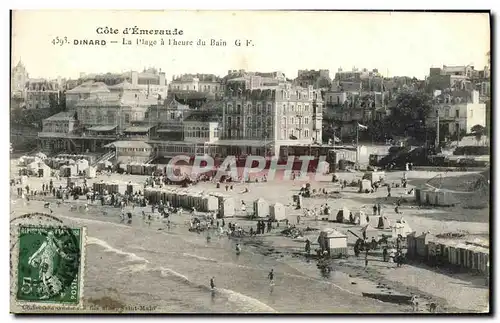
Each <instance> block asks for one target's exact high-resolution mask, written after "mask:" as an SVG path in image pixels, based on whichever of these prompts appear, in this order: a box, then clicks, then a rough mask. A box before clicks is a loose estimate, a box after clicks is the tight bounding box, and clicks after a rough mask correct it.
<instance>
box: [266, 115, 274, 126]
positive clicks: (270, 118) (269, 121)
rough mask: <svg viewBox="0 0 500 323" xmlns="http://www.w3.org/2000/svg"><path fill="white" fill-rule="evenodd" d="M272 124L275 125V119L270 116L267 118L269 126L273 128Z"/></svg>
mask: <svg viewBox="0 0 500 323" xmlns="http://www.w3.org/2000/svg"><path fill="white" fill-rule="evenodd" d="M272 123H273V118H272V117H271V116H268V117H267V126H268V127H271V126H272Z"/></svg>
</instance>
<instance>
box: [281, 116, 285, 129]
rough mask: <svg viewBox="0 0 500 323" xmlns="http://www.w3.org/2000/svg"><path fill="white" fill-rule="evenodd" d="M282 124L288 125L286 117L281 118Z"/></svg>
mask: <svg viewBox="0 0 500 323" xmlns="http://www.w3.org/2000/svg"><path fill="white" fill-rule="evenodd" d="M281 125H282V126H285V127H286V117H283V118H281Z"/></svg>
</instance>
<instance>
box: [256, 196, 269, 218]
mask: <svg viewBox="0 0 500 323" xmlns="http://www.w3.org/2000/svg"><path fill="white" fill-rule="evenodd" d="M253 210H254V214H255V216H256V217H259V218H264V217H267V216H269V203H267V201H266V200H264V199H263V198H259V199H257V200H255V201H254V202H253Z"/></svg>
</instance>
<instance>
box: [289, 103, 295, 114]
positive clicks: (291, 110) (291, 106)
mask: <svg viewBox="0 0 500 323" xmlns="http://www.w3.org/2000/svg"><path fill="white" fill-rule="evenodd" d="M294 111H295V108H294V107H293V104H292V105H290V112H294Z"/></svg>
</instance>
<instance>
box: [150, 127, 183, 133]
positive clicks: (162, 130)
mask: <svg viewBox="0 0 500 323" xmlns="http://www.w3.org/2000/svg"><path fill="white" fill-rule="evenodd" d="M156 132H182V128H179V129H157V130H156Z"/></svg>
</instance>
